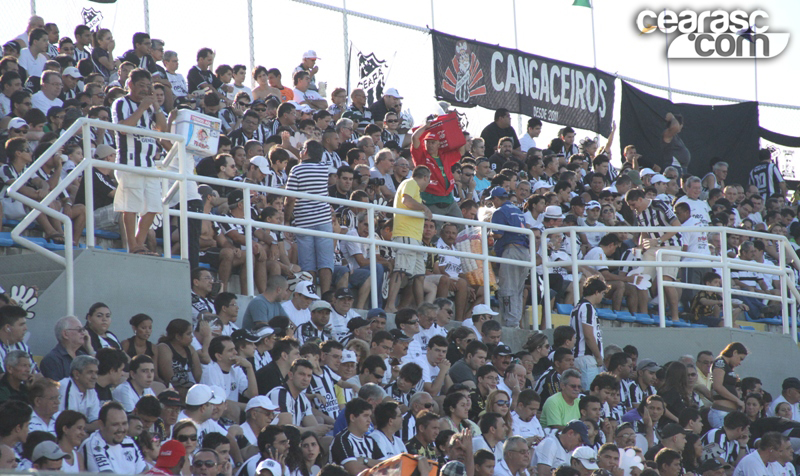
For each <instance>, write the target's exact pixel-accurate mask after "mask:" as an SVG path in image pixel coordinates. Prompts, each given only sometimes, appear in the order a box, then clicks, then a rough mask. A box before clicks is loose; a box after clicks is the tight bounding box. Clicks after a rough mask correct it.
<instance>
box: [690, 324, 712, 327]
mask: <svg viewBox="0 0 800 476" xmlns="http://www.w3.org/2000/svg"><path fill="white" fill-rule="evenodd" d="M690 325H691V326H692V327H708V326H707V325H705V324H694V323H693V324H690Z"/></svg>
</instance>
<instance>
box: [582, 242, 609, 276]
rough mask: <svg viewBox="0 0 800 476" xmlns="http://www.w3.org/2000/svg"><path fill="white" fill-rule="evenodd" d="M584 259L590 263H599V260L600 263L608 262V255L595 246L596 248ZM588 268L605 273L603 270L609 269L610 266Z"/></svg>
mask: <svg viewBox="0 0 800 476" xmlns="http://www.w3.org/2000/svg"><path fill="white" fill-rule="evenodd" d="M583 259H585V260H587V261H589V260H591V261H597V260H599V261H608V257H607V256H606V253H605V252H604V251H603V248H600V247H599V246H595V247H594V248H592V249H590V250H589V251H588V252H587V253H586V256H584V257H583ZM587 267H589V268H592V269H596V270H597V271H603V270H606V269H608V266H605V265H601V266H587Z"/></svg>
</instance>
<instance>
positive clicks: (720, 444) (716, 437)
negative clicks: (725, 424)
mask: <svg viewBox="0 0 800 476" xmlns="http://www.w3.org/2000/svg"><path fill="white" fill-rule="evenodd" d="M700 441H701V443H702V445H703V459H706V455H709V456H711V455H713V456H714V457H716V458H719V459H721V460H723V461H725V462H727V463H731V464H733V463H734V462H735V461H736V459H737V458H738V457H739V442H738V441H735V440H730V439H728V435H727V434H726V433H725V428H714V429H713V430H710V431H709V432H708V433H706V434H705V435H703V437H702V438H701V439H700Z"/></svg>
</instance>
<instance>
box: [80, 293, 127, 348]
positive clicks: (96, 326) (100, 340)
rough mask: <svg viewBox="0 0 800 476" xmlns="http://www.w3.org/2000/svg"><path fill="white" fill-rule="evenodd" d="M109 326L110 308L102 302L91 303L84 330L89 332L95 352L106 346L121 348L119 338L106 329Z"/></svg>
mask: <svg viewBox="0 0 800 476" xmlns="http://www.w3.org/2000/svg"><path fill="white" fill-rule="evenodd" d="M109 327H111V309H109V308H108V306H107V305H106V304H104V303H102V302H96V303H94V304H92V307H90V308H89V312H88V313H86V331H87V332H88V333H89V338H90V339H91V341H92V347H93V348H94V350H95V352H97V351H98V350H100V349H104V348H106V347H113V348H115V349H120V350H121V349H122V345H121V344H120V342H119V339H118V338H117V336H116V335H114V333H113V332H111V331H110V330H108V328H109Z"/></svg>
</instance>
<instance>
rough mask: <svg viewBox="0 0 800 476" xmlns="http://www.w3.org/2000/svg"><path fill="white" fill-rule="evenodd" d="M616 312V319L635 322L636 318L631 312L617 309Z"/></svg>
mask: <svg viewBox="0 0 800 476" xmlns="http://www.w3.org/2000/svg"><path fill="white" fill-rule="evenodd" d="M616 314H617V320H618V321H620V322H628V323H633V322H636V318H635V317H633V314H631V313H630V312H628V311H617V313H616Z"/></svg>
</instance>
